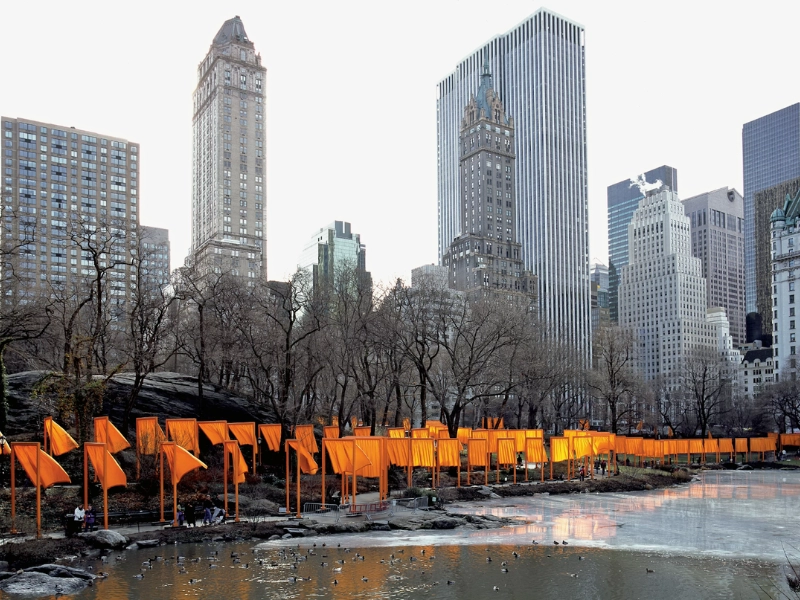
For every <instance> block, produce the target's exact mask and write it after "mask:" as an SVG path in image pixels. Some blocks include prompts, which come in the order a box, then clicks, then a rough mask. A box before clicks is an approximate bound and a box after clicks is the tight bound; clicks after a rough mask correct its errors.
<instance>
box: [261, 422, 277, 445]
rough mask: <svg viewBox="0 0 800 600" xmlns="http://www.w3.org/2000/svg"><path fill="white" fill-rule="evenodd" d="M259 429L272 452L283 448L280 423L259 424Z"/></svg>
mask: <svg viewBox="0 0 800 600" xmlns="http://www.w3.org/2000/svg"><path fill="white" fill-rule="evenodd" d="M258 431H259V433H260V434H261V435H262V436H263V438H264V440H265V441H266V442H267V448H269V449H270V450H271V451H272V452H278V451H279V450H280V449H281V426H280V423H275V424H270V425H259V426H258Z"/></svg>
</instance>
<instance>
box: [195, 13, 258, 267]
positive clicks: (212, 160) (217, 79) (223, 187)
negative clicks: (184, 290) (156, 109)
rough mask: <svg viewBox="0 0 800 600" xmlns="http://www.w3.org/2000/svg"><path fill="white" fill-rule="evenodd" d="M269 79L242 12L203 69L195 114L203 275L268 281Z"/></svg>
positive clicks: (198, 253) (225, 28) (198, 260)
mask: <svg viewBox="0 0 800 600" xmlns="http://www.w3.org/2000/svg"><path fill="white" fill-rule="evenodd" d="M266 79H267V70H266V68H265V67H263V66H262V65H261V55H260V54H259V53H258V52H256V49H255V45H254V44H253V42H251V41H250V39H249V38H248V37H247V33H246V32H245V30H244V24H243V23H242V21H241V19H240V18H239V17H234V18H233V19H228V20H227V21H225V23H224V24H223V25H222V27H221V28H220V30H219V32H217V35H216V36H215V37H214V41H213V42H212V44H211V48H209V51H208V54H206V57H205V58H204V59H203V61H202V62H201V63H200V64H199V65H198V67H197V88H195V91H194V117H193V119H192V138H193V140H192V146H193V152H192V250H191V255H190V257H189V258H190V260H189V263H190V264H191V263H193V264H194V266H195V267H196V268H197V269H198V270H199V271H200V272H201V273H203V272H209V271H213V272H217V273H220V272H222V273H230V274H232V275H236V276H241V277H246V278H249V280H250V281H251V282H253V281H254V280H255V278H257V277H263V279H264V280H266V273H267V260H266V230H267V227H266V225H267V221H266V177H265V174H266V131H265V129H266V125H265V120H266Z"/></svg>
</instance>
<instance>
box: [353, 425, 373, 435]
mask: <svg viewBox="0 0 800 600" xmlns="http://www.w3.org/2000/svg"><path fill="white" fill-rule="evenodd" d="M353 433H355V435H356V437H369V436H370V435H372V427H369V426H368V425H362V426H359V427H356V429H355V431H354V432H353Z"/></svg>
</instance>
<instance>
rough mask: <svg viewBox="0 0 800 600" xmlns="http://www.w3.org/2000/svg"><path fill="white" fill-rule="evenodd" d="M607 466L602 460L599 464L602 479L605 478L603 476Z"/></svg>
mask: <svg viewBox="0 0 800 600" xmlns="http://www.w3.org/2000/svg"><path fill="white" fill-rule="evenodd" d="M607 466H608V465H607V464H606V461H605V460H603V462H601V463H600V470H601V471H602V472H603V477H605V476H606V467H607Z"/></svg>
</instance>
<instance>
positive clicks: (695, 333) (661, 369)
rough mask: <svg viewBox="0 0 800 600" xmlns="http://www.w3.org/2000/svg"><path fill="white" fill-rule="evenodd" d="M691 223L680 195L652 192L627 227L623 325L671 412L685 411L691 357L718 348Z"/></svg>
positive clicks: (675, 414)
mask: <svg viewBox="0 0 800 600" xmlns="http://www.w3.org/2000/svg"><path fill="white" fill-rule="evenodd" d="M690 226H691V222H690V220H689V217H687V216H686V215H685V214H684V211H683V206H682V205H681V203H680V200H679V199H678V196H677V194H674V193H673V192H671V191H670V190H667V189H662V190H660V191H651V192H648V193H647V195H646V197H645V198H644V199H642V200H641V201H640V202H639V208H637V209H636V212H634V214H633V219H631V222H630V225H628V246H629V250H630V261H629V262H628V264H627V265H625V266H624V267H622V272H621V277H620V284H619V324H620V327H622V328H624V329H626V330H628V331H630V332H631V333H632V334H633V335H634V337H635V339H636V341H637V346H636V348H637V361H638V367H639V371H640V373H641V374H642V376H643V377H644V378H645V380H647V381H653V380H658V381H660V382H662V384H663V387H662V389H661V390H660V392H661V393H660V396H661V399H662V400H663V399H665V398H670V399H671V401H672V402H671V404H670V406H669V409H668V410H669V413H670V414H671V416H672V417H673V418H676V417H678V415H679V414H680V412H681V406H682V405H681V396H680V395H679V393H680V392H679V391H680V390H681V388H682V387H683V386H682V384H683V377H684V376H685V373H686V369H687V365H688V364H689V363H688V361H691V360H693V359H694V358H696V357H697V356H698V354H697V353H698V351H701V350H702V349H706V350H707V351H710V352H715V351H716V336H715V332H714V329H713V327H712V326H711V325H710V324H709V323H708V321H707V319H706V282H705V280H704V279H703V271H702V266H701V264H700V259H698V258H695V257H693V256H692V250H691V243H690V242H691V236H690Z"/></svg>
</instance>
